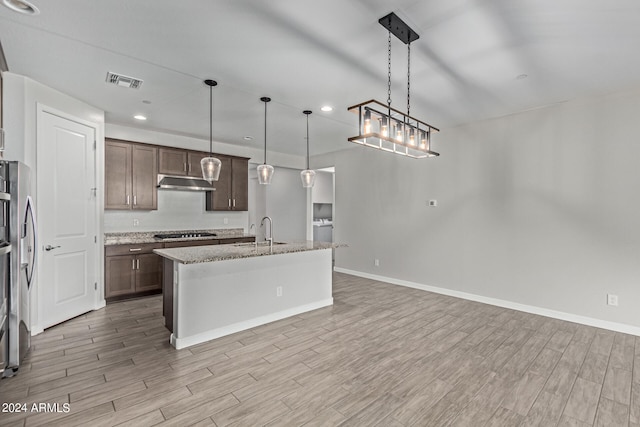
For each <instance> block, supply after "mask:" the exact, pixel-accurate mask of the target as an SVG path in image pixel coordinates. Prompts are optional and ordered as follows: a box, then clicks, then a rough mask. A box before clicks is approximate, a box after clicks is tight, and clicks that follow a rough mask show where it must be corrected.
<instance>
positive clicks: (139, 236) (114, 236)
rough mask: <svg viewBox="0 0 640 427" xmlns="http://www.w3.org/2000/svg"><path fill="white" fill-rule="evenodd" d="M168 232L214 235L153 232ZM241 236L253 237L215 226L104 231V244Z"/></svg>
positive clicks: (235, 230) (238, 230)
mask: <svg viewBox="0 0 640 427" xmlns="http://www.w3.org/2000/svg"><path fill="white" fill-rule="evenodd" d="M159 233H162V234H169V233H180V234H190V233H214V234H215V235H216V236H214V237H211V236H207V237H183V238H182V237H181V238H177V239H156V238H155V237H153V236H154V235H155V234H159ZM241 237H255V236H254V235H252V234H246V233H245V232H244V229H242V228H217V229H210V230H162V231H123V232H114V233H104V244H105V246H110V245H138V244H143V243H162V242H188V241H192V240H212V239H214V240H224V239H237V238H241Z"/></svg>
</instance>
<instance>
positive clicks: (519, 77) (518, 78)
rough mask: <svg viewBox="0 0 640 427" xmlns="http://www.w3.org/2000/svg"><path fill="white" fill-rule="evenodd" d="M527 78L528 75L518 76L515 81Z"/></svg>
mask: <svg viewBox="0 0 640 427" xmlns="http://www.w3.org/2000/svg"><path fill="white" fill-rule="evenodd" d="M527 77H529V75H528V74H518V75H517V76H516V80H524V79H526V78H527Z"/></svg>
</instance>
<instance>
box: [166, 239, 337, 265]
mask: <svg viewBox="0 0 640 427" xmlns="http://www.w3.org/2000/svg"><path fill="white" fill-rule="evenodd" d="M342 246H345V245H341V244H336V243H326V242H314V241H304V242H292V243H276V244H274V245H273V249H272V248H270V247H269V245H268V244H265V243H260V244H258V245H257V246H256V245H254V244H253V243H238V244H231V245H215V246H192V247H187V248H170V249H154V251H153V252H155V253H156V254H158V255H161V256H163V257H165V258H169V259H171V260H173V261H177V262H180V263H182V264H196V263H201V262H213V261H226V260H231V259H239V258H253V257H257V256H265V255H281V254H288V253H293V252H305V251H316V250H320V249H331V248H338V247H342Z"/></svg>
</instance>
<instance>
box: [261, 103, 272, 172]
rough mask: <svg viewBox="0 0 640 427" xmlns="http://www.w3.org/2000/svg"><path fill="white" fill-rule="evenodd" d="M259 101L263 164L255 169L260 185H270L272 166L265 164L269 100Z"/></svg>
mask: <svg viewBox="0 0 640 427" xmlns="http://www.w3.org/2000/svg"><path fill="white" fill-rule="evenodd" d="M260 101H262V102H264V163H263V164H261V165H259V166H258V167H257V170H258V182H259V183H260V184H265V185H267V184H271V178H273V166H271V165H268V164H267V103H268V102H270V101H271V98H268V97H266V96H263V97H262V98H260Z"/></svg>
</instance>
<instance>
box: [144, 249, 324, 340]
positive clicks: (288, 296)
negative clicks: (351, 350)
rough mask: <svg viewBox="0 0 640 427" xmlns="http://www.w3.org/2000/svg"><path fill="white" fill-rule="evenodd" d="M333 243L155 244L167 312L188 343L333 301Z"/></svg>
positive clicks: (178, 337) (170, 323)
mask: <svg viewBox="0 0 640 427" xmlns="http://www.w3.org/2000/svg"><path fill="white" fill-rule="evenodd" d="M334 247H336V245H333V244H331V243H323V242H311V241H309V242H300V243H274V245H273V247H270V246H269V245H268V244H264V243H263V244H258V245H255V244H251V243H241V244H235V245H234V244H232V245H223V246H222V245H214V246H198V247H185V248H171V249H156V250H154V252H155V253H156V254H158V255H160V256H162V257H164V258H165V259H164V284H163V314H164V316H165V324H166V326H167V328H168V329H169V330H170V331H171V332H172V334H171V345H173V346H174V347H175V348H177V349H180V348H185V347H189V346H192V345H195V344H198V343H202V342H205V341H209V340H212V339H215V338H219V337H222V336H225V335H229V334H233V333H235V332H239V331H242V330H246V329H250V328H253V327H256V326H259V325H263V324H265V323H270V322H273V321H276V320H279V319H283V318H286V317H290V316H294V315H297V314H300V313H304V312H307V311H311V310H315V309H318V308H321V307H326V306H329V305H332V304H333V297H332V277H331V273H332V261H331V258H332V257H331V251H332V248H334Z"/></svg>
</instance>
